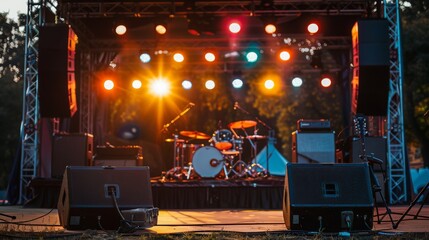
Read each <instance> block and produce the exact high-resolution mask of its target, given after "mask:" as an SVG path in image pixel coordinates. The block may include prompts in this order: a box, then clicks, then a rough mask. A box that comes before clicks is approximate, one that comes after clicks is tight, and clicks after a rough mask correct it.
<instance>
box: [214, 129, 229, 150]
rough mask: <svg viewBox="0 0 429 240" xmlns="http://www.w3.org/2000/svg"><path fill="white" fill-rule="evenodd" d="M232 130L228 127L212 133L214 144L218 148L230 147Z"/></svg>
mask: <svg viewBox="0 0 429 240" xmlns="http://www.w3.org/2000/svg"><path fill="white" fill-rule="evenodd" d="M231 140H232V132H231V131H229V130H228V129H221V130H216V132H214V133H213V137H212V141H213V142H214V146H215V147H216V148H217V149H219V150H228V149H230V148H232V143H231Z"/></svg>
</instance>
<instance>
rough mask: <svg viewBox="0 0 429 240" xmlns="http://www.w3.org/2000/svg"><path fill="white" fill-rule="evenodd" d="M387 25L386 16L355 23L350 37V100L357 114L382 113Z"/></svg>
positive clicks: (387, 68) (387, 69)
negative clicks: (354, 102) (352, 96)
mask: <svg viewBox="0 0 429 240" xmlns="http://www.w3.org/2000/svg"><path fill="white" fill-rule="evenodd" d="M388 30H389V26H388V21H387V20H386V19H365V20H359V21H357V22H356V23H355V25H354V26H353V29H352V39H353V67H354V69H353V79H354V80H353V81H354V82H355V83H353V92H355V93H354V94H353V95H354V98H355V99H353V101H356V108H355V109H353V110H354V111H355V112H356V113H361V114H365V115H369V116H385V115H386V113H387V101H388V94H389V79H390V50H389V33H388Z"/></svg>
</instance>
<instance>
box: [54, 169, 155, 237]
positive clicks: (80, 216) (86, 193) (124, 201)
mask: <svg viewBox="0 0 429 240" xmlns="http://www.w3.org/2000/svg"><path fill="white" fill-rule="evenodd" d="M111 190H113V191H114V192H115V195H116V202H117V204H118V208H119V210H120V211H122V210H130V209H138V208H153V201H152V189H151V185H150V175H149V167H147V166H142V167H116V168H115V167H93V166H85V167H79V166H76V167H75V166H69V167H67V168H66V171H65V173H64V178H63V182H62V185H61V190H60V195H59V199H58V215H59V219H60V223H61V225H62V226H63V227H64V228H66V229H70V230H83V229H100V228H102V229H115V230H117V229H118V227H119V226H120V220H121V218H120V216H119V214H118V212H117V210H116V207H115V205H114V202H113V198H112V194H111Z"/></svg>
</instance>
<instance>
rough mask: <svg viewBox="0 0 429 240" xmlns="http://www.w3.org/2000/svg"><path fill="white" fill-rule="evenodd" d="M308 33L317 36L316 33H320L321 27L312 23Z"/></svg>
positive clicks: (308, 27)
mask: <svg viewBox="0 0 429 240" xmlns="http://www.w3.org/2000/svg"><path fill="white" fill-rule="evenodd" d="M307 31H308V32H309V33H310V34H315V33H317V32H318V31H319V25H318V24H317V23H314V22H313V23H310V24H308V26H307Z"/></svg>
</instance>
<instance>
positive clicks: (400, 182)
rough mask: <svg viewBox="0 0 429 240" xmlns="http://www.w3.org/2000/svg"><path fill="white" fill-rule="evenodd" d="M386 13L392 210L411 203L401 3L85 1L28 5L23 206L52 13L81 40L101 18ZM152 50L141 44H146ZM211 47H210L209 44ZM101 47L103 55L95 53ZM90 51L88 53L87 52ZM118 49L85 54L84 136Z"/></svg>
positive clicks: (342, 42) (340, 42)
mask: <svg viewBox="0 0 429 240" xmlns="http://www.w3.org/2000/svg"><path fill="white" fill-rule="evenodd" d="M380 9H383V10H384V17H385V18H386V19H387V20H388V21H389V23H390V26H389V37H390V40H391V45H390V50H391V52H392V53H396V54H391V55H392V56H396V57H394V58H392V59H391V61H390V76H391V79H390V93H389V100H388V101H389V104H388V116H387V127H386V132H387V133H386V135H387V139H388V163H387V173H388V176H389V178H388V187H389V189H390V191H389V193H390V195H389V200H390V203H392V204H398V203H404V202H405V201H408V199H409V196H408V189H407V181H406V175H407V174H406V169H407V167H406V165H407V161H406V155H405V147H406V146H405V138H404V123H403V103H402V102H403V100H402V76H403V74H402V63H401V59H402V51H401V48H400V16H399V3H398V1H388V2H384V4H383V3H381V1H367V0H365V1H364V0H354V1H351V0H350V1H340V0H330V1H325V0H315V1H300V0H274V1H266V0H265V1H264V0H262V1H190V0H189V1H171V0H170V1H162V0H161V1H132V0H129V1H97V0H93V1H84V0H59V1H55V0H28V10H27V21H26V32H27V35H26V40H25V72H24V89H23V98H24V103H23V117H22V123H21V141H22V149H21V166H20V202H21V203H23V202H25V201H26V200H28V199H26V198H27V195H26V192H25V187H26V186H27V185H28V183H29V182H30V181H31V179H33V178H34V177H37V176H38V167H39V157H40V153H39V144H40V143H39V130H40V129H39V127H40V115H39V101H38V97H37V96H38V67H37V58H38V49H37V40H38V34H39V31H38V27H39V26H42V25H44V24H45V23H46V13H47V11H48V10H49V11H52V12H54V13H56V15H57V17H59V19H60V21H64V22H67V23H69V24H72V26H73V27H74V28H75V31H76V32H77V33H78V35H79V38H82V39H85V38H86V39H91V38H92V37H93V33H91V31H90V30H89V29H87V28H86V27H85V25H84V24H83V23H82V22H81V21H80V19H87V18H97V17H117V16H125V17H134V18H145V17H154V16H157V15H168V16H170V17H173V16H174V17H176V16H179V17H180V16H186V15H187V14H189V13H190V12H191V13H193V14H211V15H217V16H226V15H245V16H262V15H264V14H273V15H276V16H299V15H301V14H306V13H311V14H319V15H325V16H335V15H361V16H362V15H364V14H369V13H371V12H374V11H376V12H380ZM321 41H325V42H329V46H331V47H338V48H344V47H350V45H351V43H350V41H349V39H347V38H344V37H339V38H326V39H321ZM142 43H144V44H151V43H150V42H140V44H142ZM205 43H207V42H205ZM182 44H187V45H186V47H188V48H189V47H197V46H198V45H200V44H202V42H201V41H192V42H187V43H186V42H185V43H182ZM92 46H97V49H95V50H94V49H92V48H91V47H92ZM85 47H86V48H85ZM115 48H117V45H115V44H112V43H111V42H109V41H94V42H93V43H92V44H91V46H90V45H88V46H84V49H86V50H87V51H85V53H83V54H81V59H80V61H81V65H82V69H81V75H80V77H81V80H82V81H81V82H82V84H81V86H80V93H81V97H80V102H79V107H80V109H79V112H80V116H79V119H80V131H82V132H87V133H93V125H94V123H93V121H94V119H93V115H92V114H93V110H94V109H93V97H94V96H93V95H92V94H91V89H92V79H93V77H92V76H91V73H92V72H93V70H94V66H93V62H94V61H97V60H99V59H100V57H101V55H102V53H101V52H103V51H114V50H115ZM52 121H53V123H54V124H53V128H54V129H53V132H56V131H58V129H59V126H58V124H57V123H58V119H52Z"/></svg>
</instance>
